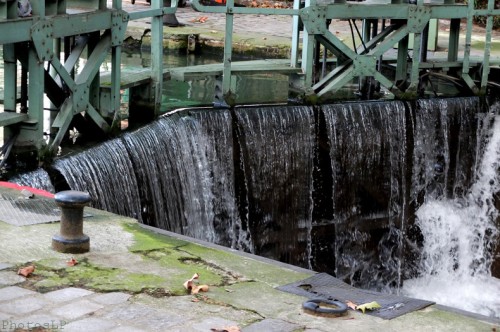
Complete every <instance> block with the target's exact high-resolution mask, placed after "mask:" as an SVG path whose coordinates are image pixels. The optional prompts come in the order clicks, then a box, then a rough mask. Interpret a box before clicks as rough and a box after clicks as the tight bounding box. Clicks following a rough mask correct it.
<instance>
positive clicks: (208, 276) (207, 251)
mask: <svg viewBox="0 0 500 332" xmlns="http://www.w3.org/2000/svg"><path fill="white" fill-rule="evenodd" d="M124 227H125V229H126V230H128V231H130V232H131V233H132V234H133V235H134V239H135V244H134V245H133V246H132V247H131V249H130V250H131V251H132V252H135V253H140V254H141V255H143V256H144V257H145V258H146V259H151V260H153V261H155V263H157V264H160V265H161V266H164V267H165V268H168V269H169V270H171V271H173V272H172V273H171V274H170V275H169V277H168V281H167V283H168V285H169V287H172V288H169V289H175V288H176V287H177V285H182V283H183V282H184V281H185V280H186V279H188V278H190V277H191V275H192V274H194V273H199V274H200V275H201V276H200V282H201V283H203V284H208V285H225V284H232V283H237V282H241V281H248V280H259V281H263V282H265V283H267V284H270V285H274V286H278V285H282V284H287V283H290V282H294V281H297V280H301V279H303V278H306V277H308V276H310V275H309V274H307V273H301V272H295V271H292V270H288V269H283V268H282V267H279V266H277V265H274V264H266V263H263V262H261V261H258V260H255V259H252V258H248V257H243V256H238V255H236V254H235V253H232V252H229V249H228V251H225V250H220V249H214V248H209V247H205V246H202V245H199V244H196V243H192V242H186V241H182V240H177V239H175V238H173V237H170V236H165V235H161V234H158V233H154V232H151V231H149V230H146V229H144V228H142V227H141V226H140V225H138V224H133V225H125V226H124ZM233 271H238V272H233ZM186 276H188V277H187V278H186ZM179 277H181V278H184V280H180V279H179ZM171 279H173V280H174V282H173V283H172V282H171Z"/></svg>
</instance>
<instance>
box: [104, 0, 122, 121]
mask: <svg viewBox="0 0 500 332" xmlns="http://www.w3.org/2000/svg"><path fill="white" fill-rule="evenodd" d="M113 9H118V10H120V9H122V1H121V0H113ZM121 61H122V48H121V45H116V46H113V47H112V48H111V109H112V110H113V111H114V120H113V124H112V126H113V127H115V126H117V125H118V124H119V123H120V101H121V100H120V99H121V94H120V82H121ZM99 65H100V64H99Z"/></svg>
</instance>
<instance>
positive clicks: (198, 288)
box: [191, 285, 208, 294]
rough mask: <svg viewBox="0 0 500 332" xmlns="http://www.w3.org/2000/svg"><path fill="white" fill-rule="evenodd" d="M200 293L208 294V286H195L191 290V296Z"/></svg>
mask: <svg viewBox="0 0 500 332" xmlns="http://www.w3.org/2000/svg"><path fill="white" fill-rule="evenodd" d="M199 292H208V285H200V286H194V287H193V289H191V294H198V293H199Z"/></svg>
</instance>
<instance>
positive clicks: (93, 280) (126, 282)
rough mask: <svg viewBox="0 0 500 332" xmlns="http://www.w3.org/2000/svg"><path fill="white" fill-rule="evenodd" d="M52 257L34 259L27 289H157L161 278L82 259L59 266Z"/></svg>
mask: <svg viewBox="0 0 500 332" xmlns="http://www.w3.org/2000/svg"><path fill="white" fill-rule="evenodd" d="M53 263H54V262H53V261H52V260H44V261H40V262H37V264H36V270H35V272H34V273H33V278H30V279H28V280H27V282H28V283H30V285H28V286H29V287H30V288H34V289H36V290H38V291H40V292H48V291H51V290H54V289H59V288H63V287H70V286H75V287H82V288H88V289H93V290H96V291H105V292H109V291H125V292H131V293H138V292H141V291H143V290H144V289H155V288H161V287H163V286H164V284H165V279H164V278H162V277H160V276H157V275H153V274H148V273H130V272H127V271H125V270H122V269H116V268H107V267H100V266H96V265H94V264H92V263H90V262H89V261H88V260H87V259H82V260H81V261H80V262H79V263H78V264H77V265H75V266H64V267H61V266H60V263H59V262H58V263H57V264H53Z"/></svg>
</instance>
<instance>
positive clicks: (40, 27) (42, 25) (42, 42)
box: [31, 20, 54, 62]
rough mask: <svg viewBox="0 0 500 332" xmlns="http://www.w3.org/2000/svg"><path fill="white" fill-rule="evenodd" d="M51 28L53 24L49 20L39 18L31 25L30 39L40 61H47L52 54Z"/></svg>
mask: <svg viewBox="0 0 500 332" xmlns="http://www.w3.org/2000/svg"><path fill="white" fill-rule="evenodd" d="M53 29H54V26H53V24H52V21H50V20H40V21H39V22H37V23H36V24H34V25H33V26H32V27H31V39H32V40H33V44H34V45H35V49H36V53H37V55H38V59H39V60H40V62H43V61H49V60H50V59H52V57H53V56H54V54H53V52H52V47H53V45H52V41H53V35H54V34H53Z"/></svg>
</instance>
